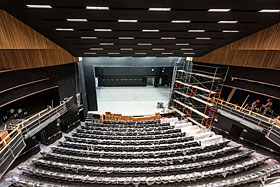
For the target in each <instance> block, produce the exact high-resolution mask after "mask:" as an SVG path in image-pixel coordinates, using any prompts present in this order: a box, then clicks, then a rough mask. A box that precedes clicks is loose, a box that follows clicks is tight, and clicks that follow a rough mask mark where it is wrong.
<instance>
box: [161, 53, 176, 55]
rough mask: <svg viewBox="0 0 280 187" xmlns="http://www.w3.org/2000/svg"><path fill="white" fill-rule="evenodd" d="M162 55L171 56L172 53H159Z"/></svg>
mask: <svg viewBox="0 0 280 187" xmlns="http://www.w3.org/2000/svg"><path fill="white" fill-rule="evenodd" d="M161 54H162V55H172V54H173V53H161Z"/></svg>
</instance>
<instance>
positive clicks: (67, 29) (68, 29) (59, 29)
mask: <svg viewBox="0 0 280 187" xmlns="http://www.w3.org/2000/svg"><path fill="white" fill-rule="evenodd" d="M55 30H56V31H74V29H72V28H56V29H55Z"/></svg>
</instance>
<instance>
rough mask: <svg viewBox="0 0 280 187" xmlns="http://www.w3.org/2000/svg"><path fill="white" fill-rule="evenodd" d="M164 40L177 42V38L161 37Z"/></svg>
mask: <svg viewBox="0 0 280 187" xmlns="http://www.w3.org/2000/svg"><path fill="white" fill-rule="evenodd" d="M160 39H162V40H175V39H176V38H175V37H161V38H160Z"/></svg>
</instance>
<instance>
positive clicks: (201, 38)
mask: <svg viewBox="0 0 280 187" xmlns="http://www.w3.org/2000/svg"><path fill="white" fill-rule="evenodd" d="M195 39H197V40H211V38H208V37H197V38H195Z"/></svg>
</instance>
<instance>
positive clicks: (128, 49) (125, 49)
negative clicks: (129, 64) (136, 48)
mask: <svg viewBox="0 0 280 187" xmlns="http://www.w3.org/2000/svg"><path fill="white" fill-rule="evenodd" d="M120 50H121V51H132V50H133V49H132V48H121V49H120Z"/></svg>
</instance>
